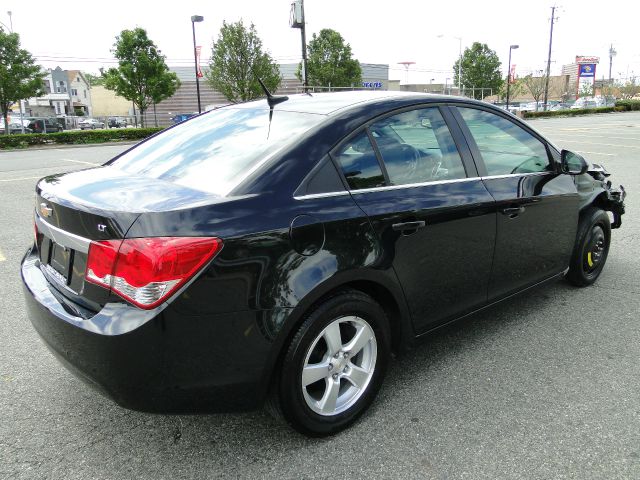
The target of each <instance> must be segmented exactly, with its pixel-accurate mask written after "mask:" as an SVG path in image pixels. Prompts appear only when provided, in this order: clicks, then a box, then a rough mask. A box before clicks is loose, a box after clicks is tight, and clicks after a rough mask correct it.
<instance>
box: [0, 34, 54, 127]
mask: <svg viewBox="0 0 640 480" xmlns="http://www.w3.org/2000/svg"><path fill="white" fill-rule="evenodd" d="M44 77H45V74H44V73H43V72H42V69H41V67H40V66H39V65H36V64H35V60H34V58H33V57H32V56H31V54H30V53H29V52H28V51H27V50H24V49H22V48H20V37H19V36H18V34H17V33H5V31H4V30H3V29H2V27H0V110H1V111H2V118H3V119H4V131H5V133H6V134H8V133H9V122H8V116H9V108H10V107H11V105H13V104H14V103H15V102H19V101H20V100H24V99H25V98H31V97H36V96H38V95H41V93H42V90H43V83H42V80H43V78H44Z"/></svg>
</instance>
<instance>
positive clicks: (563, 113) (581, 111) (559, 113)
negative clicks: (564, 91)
mask: <svg viewBox="0 0 640 480" xmlns="http://www.w3.org/2000/svg"><path fill="white" fill-rule="evenodd" d="M614 111H615V112H617V111H620V110H616V107H597V108H578V109H568V110H554V111H547V112H524V115H523V117H524V118H545V117H575V116H576V115H589V114H590V113H610V112H614Z"/></svg>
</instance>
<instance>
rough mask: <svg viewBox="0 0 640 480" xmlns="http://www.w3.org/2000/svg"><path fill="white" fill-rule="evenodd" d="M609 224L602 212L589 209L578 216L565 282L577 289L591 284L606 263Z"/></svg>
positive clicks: (606, 216)
mask: <svg viewBox="0 0 640 480" xmlns="http://www.w3.org/2000/svg"><path fill="white" fill-rule="evenodd" d="M610 244H611V222H610V220H609V215H608V214H607V212H605V211H604V210H601V209H599V208H596V207H589V208H588V209H587V210H585V211H584V212H583V213H582V214H581V215H580V224H579V225H578V233H577V234H576V244H575V246H574V247H573V253H572V254H571V263H570V265H569V273H568V274H567V280H569V282H571V283H572V284H573V285H575V286H577V287H586V286H588V285H591V284H593V283H594V282H595V281H596V280H597V279H598V277H599V276H600V273H602V269H603V268H604V265H605V263H606V261H607V256H608V254H609V245H610Z"/></svg>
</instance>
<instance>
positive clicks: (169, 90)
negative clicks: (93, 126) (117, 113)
mask: <svg viewBox="0 0 640 480" xmlns="http://www.w3.org/2000/svg"><path fill="white" fill-rule="evenodd" d="M113 47H114V48H113V50H112V53H113V54H114V55H115V57H116V58H117V59H118V68H110V69H109V70H107V71H106V72H105V74H104V77H105V80H104V86H105V88H107V89H109V90H113V91H114V92H116V94H118V95H120V96H121V97H124V98H126V99H127V100H131V101H132V102H133V103H134V104H135V105H136V107H138V110H139V111H140V116H141V121H142V126H143V127H144V113H145V111H146V110H147V108H148V107H149V106H150V105H152V104H153V103H158V102H159V101H161V100H163V99H165V98H168V97H170V96H171V95H173V94H174V93H175V92H176V90H177V89H178V87H179V86H180V81H179V80H178V76H177V75H176V74H175V73H173V72H170V71H169V67H167V64H166V63H165V56H164V55H162V54H161V53H160V50H158V47H156V45H155V44H154V43H153V42H152V41H151V40H150V39H149V37H147V32H146V31H145V30H144V29H142V28H136V29H134V30H123V31H122V32H120V35H119V36H117V37H116V42H115V43H114V44H113Z"/></svg>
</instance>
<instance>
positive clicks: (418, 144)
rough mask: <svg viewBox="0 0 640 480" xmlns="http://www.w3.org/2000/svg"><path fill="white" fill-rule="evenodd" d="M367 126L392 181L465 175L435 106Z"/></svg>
mask: <svg viewBox="0 0 640 480" xmlns="http://www.w3.org/2000/svg"><path fill="white" fill-rule="evenodd" d="M369 128H370V130H371V134H372V135H373V138H374V139H375V142H376V144H377V146H378V149H379V151H380V155H381V156H382V160H383V161H384V165H385V168H386V169H387V173H388V175H389V181H390V182H391V184H392V185H407V184H412V183H423V182H434V181H439V180H455V179H459V178H465V177H466V173H465V170H464V165H463V163H462V158H460V155H459V153H458V150H457V148H456V145H455V143H454V141H453V138H452V137H451V133H450V132H449V128H448V127H447V124H446V123H445V121H444V119H443V118H442V115H441V114H440V110H439V109H438V108H437V107H429V108H419V109H416V110H410V111H407V112H403V113H399V114H398V115H393V116H391V117H386V118H384V119H382V120H380V121H378V122H376V123H374V124H372V125H371V126H370V127H369Z"/></svg>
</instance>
